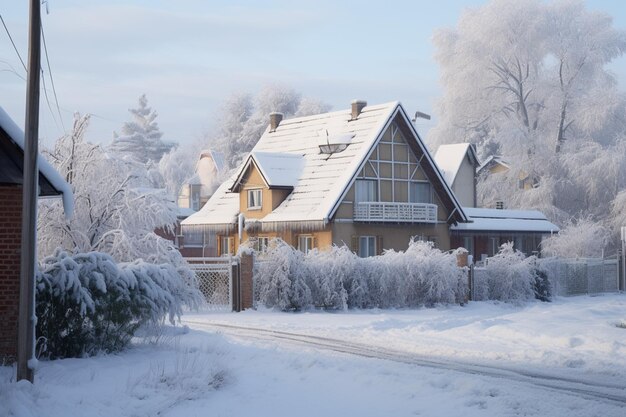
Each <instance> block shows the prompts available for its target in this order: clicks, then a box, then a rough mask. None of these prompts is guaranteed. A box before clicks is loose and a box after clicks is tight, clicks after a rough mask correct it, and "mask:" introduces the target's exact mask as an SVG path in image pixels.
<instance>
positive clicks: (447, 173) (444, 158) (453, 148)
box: [435, 143, 475, 186]
mask: <svg viewBox="0 0 626 417" xmlns="http://www.w3.org/2000/svg"><path fill="white" fill-rule="evenodd" d="M468 152H472V153H473V150H472V148H471V145H470V144H469V143H454V144H451V145H441V146H439V148H438V149H437V153H435V163H436V164H437V166H438V167H439V170H440V171H441V173H442V174H443V177H444V178H445V180H446V182H447V183H448V185H449V186H452V184H453V183H454V180H455V179H456V176H457V174H458V173H459V169H460V168H461V165H462V164H463V159H464V158H465V155H467V153H468ZM474 157H475V155H474Z"/></svg>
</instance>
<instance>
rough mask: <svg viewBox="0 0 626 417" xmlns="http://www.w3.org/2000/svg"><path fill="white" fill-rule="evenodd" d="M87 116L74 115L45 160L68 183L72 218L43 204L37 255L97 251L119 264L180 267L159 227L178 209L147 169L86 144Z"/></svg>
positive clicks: (169, 223) (52, 204) (53, 204)
mask: <svg viewBox="0 0 626 417" xmlns="http://www.w3.org/2000/svg"><path fill="white" fill-rule="evenodd" d="M88 124H89V115H85V116H80V115H78V114H77V115H76V116H75V120H74V125H73V128H72V131H71V132H70V133H69V134H67V135H65V136H62V137H61V138H60V139H59V140H58V141H57V142H56V144H55V145H54V148H53V149H51V150H49V151H47V152H45V155H46V157H47V158H48V159H49V160H50V162H51V163H52V164H53V165H54V166H55V168H56V169H57V170H58V171H59V173H60V174H61V175H62V176H63V177H64V178H65V179H66V181H67V182H68V183H69V184H70V185H71V187H72V190H73V192H74V198H75V210H74V217H73V218H72V220H70V221H67V220H66V219H65V217H64V215H63V212H62V208H61V206H60V205H59V204H57V202H54V201H50V202H44V203H42V204H41V206H40V210H39V220H38V235H39V244H38V249H39V253H40V257H41V258H43V257H44V256H47V255H50V254H52V253H53V252H54V251H55V249H56V248H57V247H61V248H63V249H65V250H67V251H69V252H72V253H79V252H91V251H99V252H104V253H107V254H109V255H111V256H112V257H113V258H114V259H115V260H116V261H118V262H132V261H135V260H137V259H143V260H144V261H147V262H151V263H171V264H173V265H176V266H184V261H183V260H182V257H181V256H180V253H179V252H178V251H177V250H176V249H175V248H174V246H173V244H172V243H171V242H169V241H167V240H165V239H162V238H160V237H159V236H157V235H156V234H155V233H154V231H155V229H157V228H168V227H171V226H172V225H173V224H174V223H175V222H176V205H175V204H174V202H173V201H172V199H171V198H170V197H169V196H168V195H167V193H166V192H165V190H163V189H155V188H153V187H152V186H151V185H152V182H151V180H150V178H149V177H148V171H147V170H146V167H145V165H143V164H140V163H137V162H134V161H129V160H122V159H118V158H112V157H110V156H109V155H108V154H107V153H106V152H105V151H104V150H103V149H102V148H101V147H100V146H99V145H95V144H92V143H89V142H87V141H85V140H84V134H85V130H86V129H87V126H88Z"/></svg>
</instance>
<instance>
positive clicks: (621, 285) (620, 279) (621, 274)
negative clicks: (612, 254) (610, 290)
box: [617, 241, 626, 292]
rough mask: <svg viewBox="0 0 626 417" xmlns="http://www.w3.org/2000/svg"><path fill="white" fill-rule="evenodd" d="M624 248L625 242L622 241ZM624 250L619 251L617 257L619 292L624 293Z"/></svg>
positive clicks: (625, 268)
mask: <svg viewBox="0 0 626 417" xmlns="http://www.w3.org/2000/svg"><path fill="white" fill-rule="evenodd" d="M623 246H624V242H623V241H622V247H623ZM624 255H625V253H624V249H623V248H622V250H621V251H618V256H617V269H618V271H617V289H618V290H619V291H622V292H623V291H624V290H625V288H624V281H626V265H625V264H626V262H624Z"/></svg>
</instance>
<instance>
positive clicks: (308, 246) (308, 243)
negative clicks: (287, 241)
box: [298, 235, 315, 254]
mask: <svg viewBox="0 0 626 417" xmlns="http://www.w3.org/2000/svg"><path fill="white" fill-rule="evenodd" d="M314 247H315V241H314V238H313V235H298V250H299V251H300V252H303V253H304V254H307V253H309V251H311V250H312V249H313V248H314Z"/></svg>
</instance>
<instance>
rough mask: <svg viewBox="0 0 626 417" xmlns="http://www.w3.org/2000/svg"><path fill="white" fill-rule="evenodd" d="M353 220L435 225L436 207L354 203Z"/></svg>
mask: <svg viewBox="0 0 626 417" xmlns="http://www.w3.org/2000/svg"><path fill="white" fill-rule="evenodd" d="M354 220H355V221H361V222H396V223H436V222H437V205H436V204H427V203H388V202H377V201H369V202H362V203H355V204H354Z"/></svg>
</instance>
